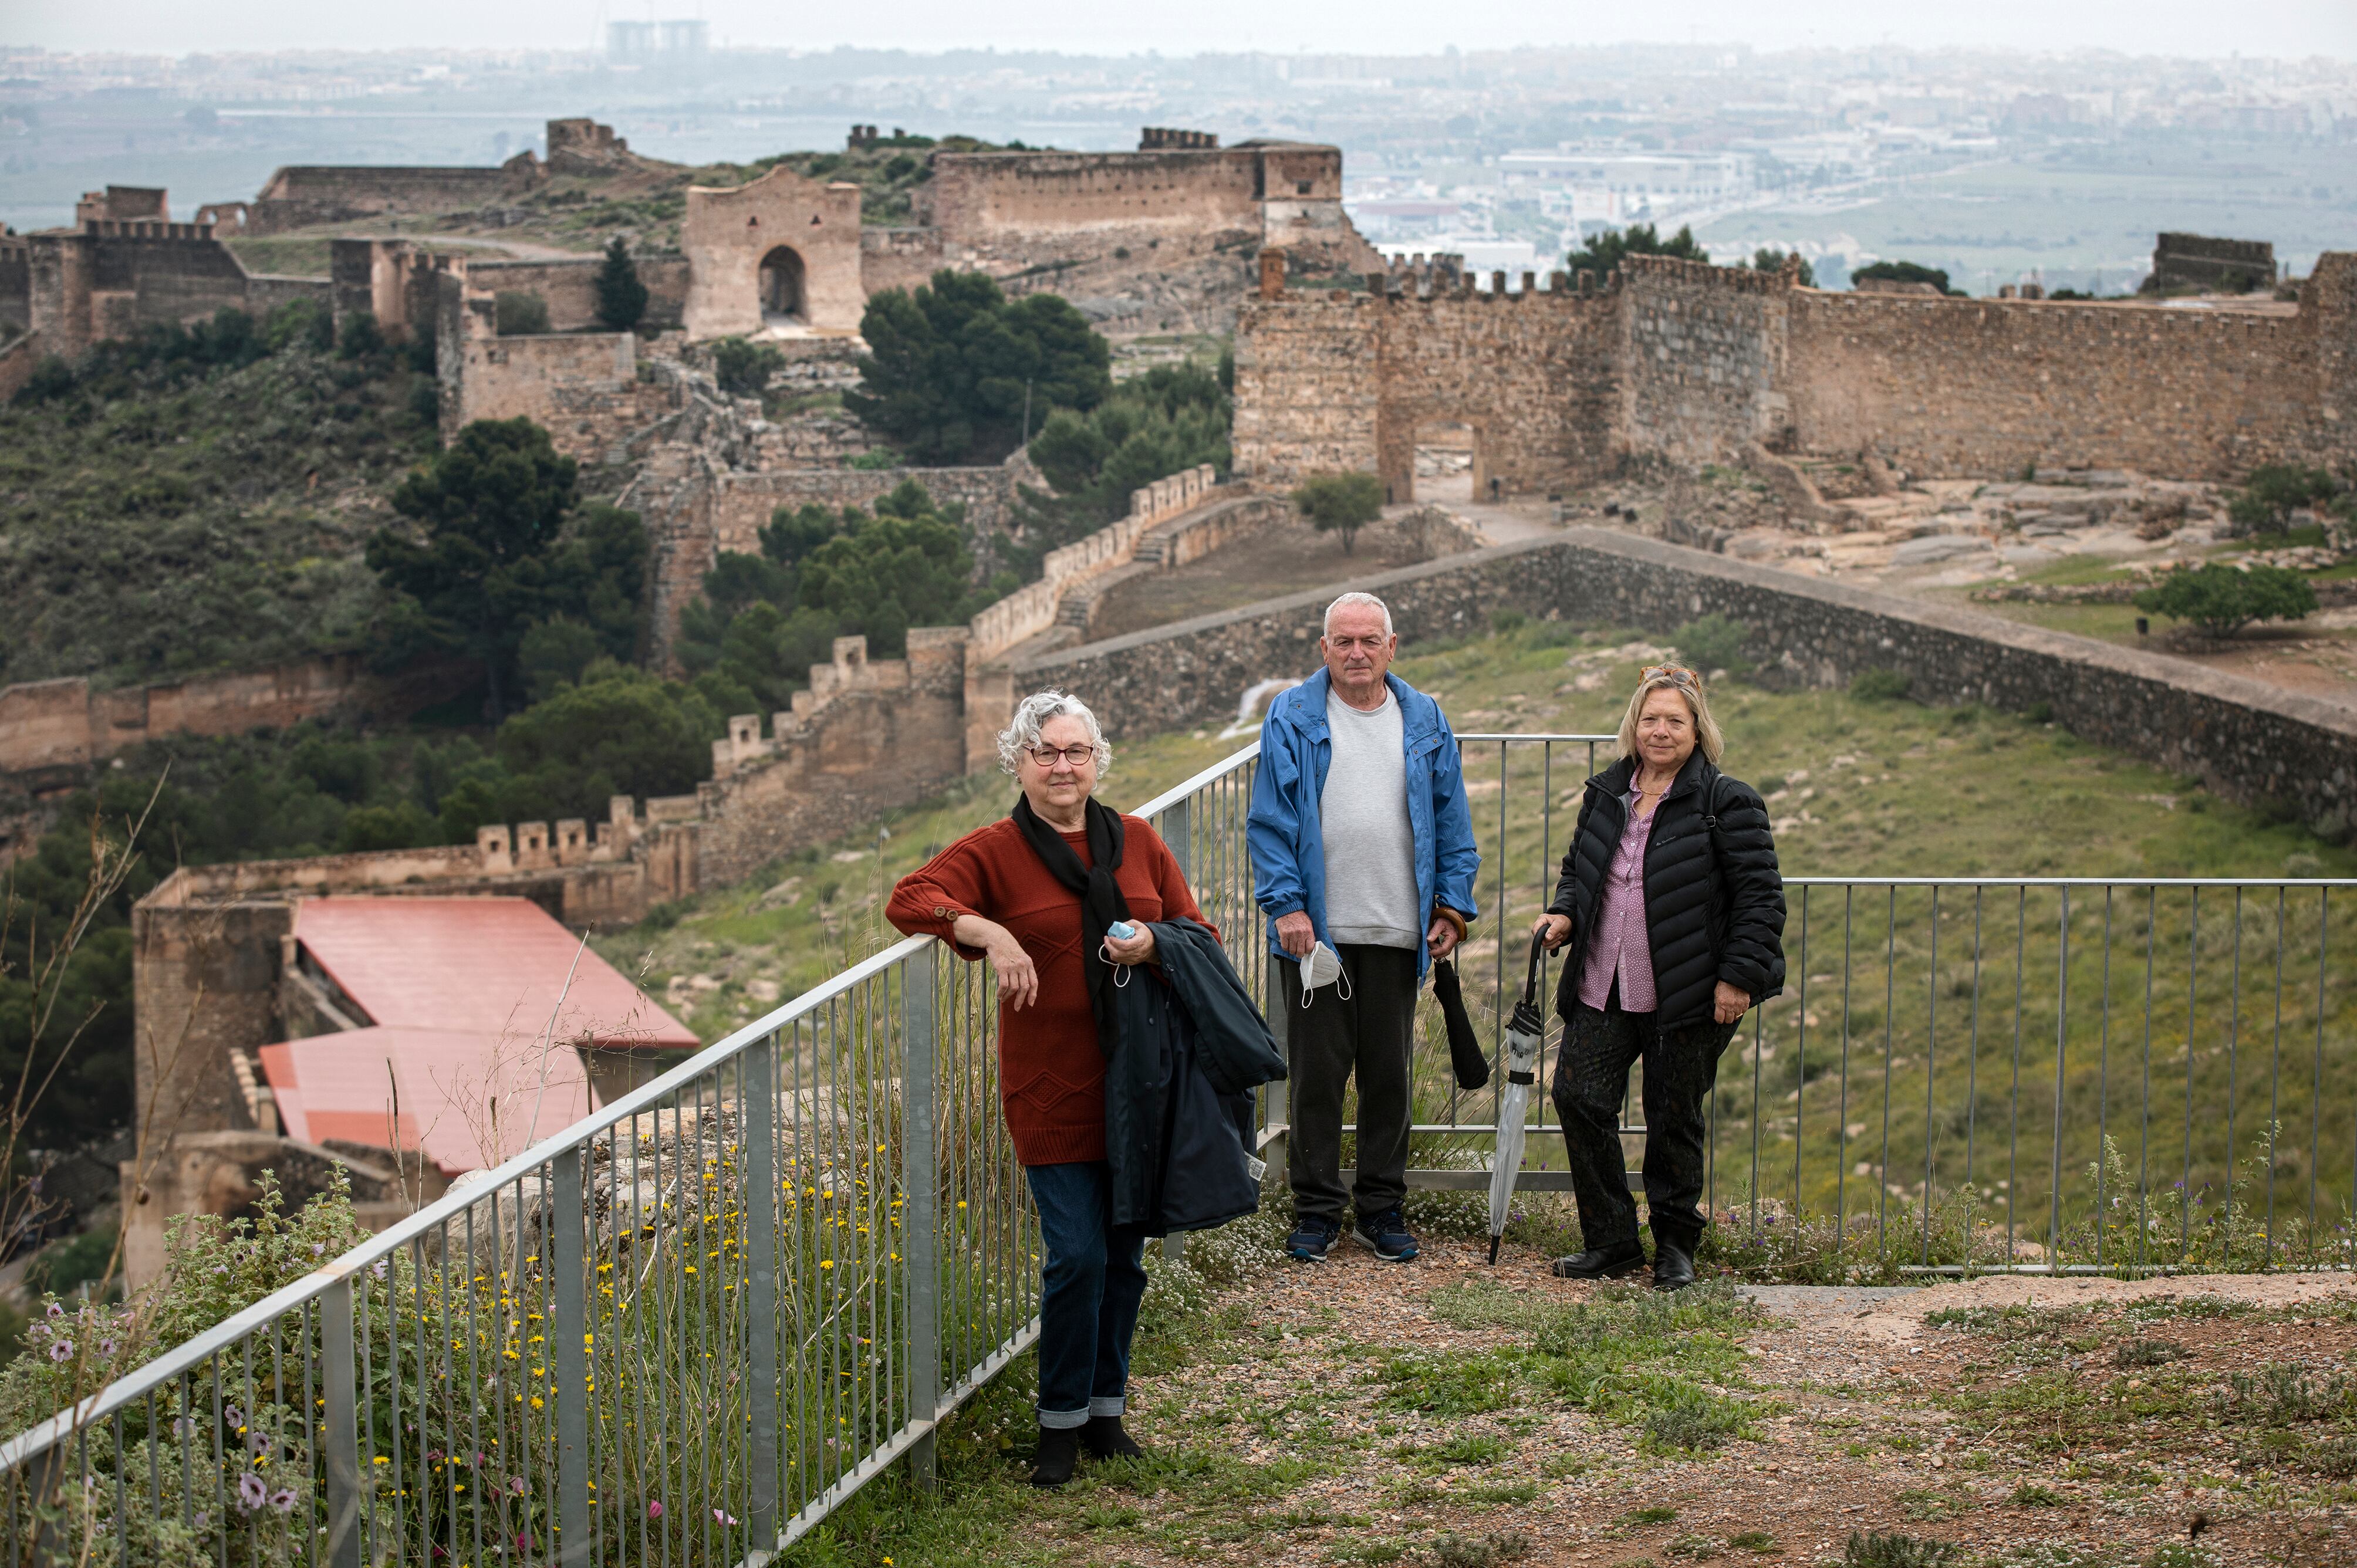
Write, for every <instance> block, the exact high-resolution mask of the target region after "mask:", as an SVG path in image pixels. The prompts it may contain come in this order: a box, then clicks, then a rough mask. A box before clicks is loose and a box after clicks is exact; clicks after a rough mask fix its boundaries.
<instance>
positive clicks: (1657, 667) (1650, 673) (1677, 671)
mask: <svg viewBox="0 0 2357 1568" xmlns="http://www.w3.org/2000/svg"><path fill="white" fill-rule="evenodd" d="M1637 679H1638V680H1639V681H1641V682H1642V681H1667V682H1670V683H1671V684H1672V685H1675V686H1692V687H1693V688H1694V689H1695V691H1697V692H1699V691H1701V690H1702V677H1701V676H1699V675H1697V674H1695V672H1694V671H1691V670H1689V669H1687V668H1686V667H1685V666H1684V665H1683V664H1648V665H1646V666H1645V667H1644V668H1643V669H1642V670H1640V671H1637Z"/></svg>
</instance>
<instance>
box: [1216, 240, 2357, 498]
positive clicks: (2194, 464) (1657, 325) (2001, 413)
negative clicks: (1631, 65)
mask: <svg viewBox="0 0 2357 1568" xmlns="http://www.w3.org/2000/svg"><path fill="white" fill-rule="evenodd" d="M1281 277H1282V273H1281V270H1280V271H1279V272H1278V274H1275V277H1274V278H1265V279H1264V286H1263V290H1262V296H1261V297H1259V298H1257V299H1254V300H1251V301H1248V302H1247V304H1246V306H1245V307H1244V311H1243V317H1242V320H1241V322H1240V326H1239V331H1238V335H1237V342H1236V391H1237V400H1236V419H1235V436H1234V446H1235V453H1236V466H1237V471H1238V472H1239V473H1240V474H1242V475H1244V476H1246V477H1248V478H1252V479H1254V480H1256V481H1259V482H1264V483H1269V484H1289V483H1291V482H1293V481H1294V480H1295V479H1297V478H1299V477H1300V476H1301V475H1304V474H1307V473H1312V472H1317V471H1319V470H1326V469H1340V468H1360V469H1373V470H1375V471H1377V472H1379V473H1381V474H1382V475H1383V478H1385V480H1386V482H1387V483H1388V484H1389V485H1390V486H1391V489H1392V495H1393V499H1395V500H1396V499H1407V495H1408V492H1407V489H1405V487H1407V486H1410V485H1412V482H1413V481H1412V453H1413V446H1414V430H1415V426H1416V424H1420V423H1424V422H1433V423H1443V422H1448V423H1463V424H1469V425H1471V426H1472V428H1473V430H1474V432H1475V438H1474V453H1475V457H1474V460H1475V475H1476V482H1477V487H1478V490H1479V492H1480V493H1481V494H1484V495H1487V494H1488V493H1490V491H1491V484H1490V481H1491V480H1492V479H1495V480H1497V481H1498V487H1499V490H1500V491H1501V493H1504V494H1523V495H1530V494H1539V493H1544V492H1545V491H1547V490H1549V489H1555V488H1557V487H1560V486H1565V485H1573V484H1579V483H1584V482H1588V481H1591V480H1593V479H1596V478H1600V477H1603V476H1605V475H1607V474H1609V473H1610V472H1612V471H1614V470H1615V468H1617V467H1618V466H1619V465H1620V463H1621V462H1623V461H1625V460H1626V459H1627V458H1629V457H1631V456H1664V457H1669V458H1672V459H1674V460H1676V461H1680V462H1685V463H1704V462H1730V461H1741V460H1744V459H1745V458H1746V457H1747V456H1748V455H1749V451H1750V449H1751V448H1752V447H1753V446H1755V445H1756V444H1759V443H1770V444H1777V443H1784V442H1790V443H1792V444H1795V445H1798V446H1802V447H1803V448H1807V449H1811V450H1819V451H1848V452H1855V451H1857V450H1860V449H1862V448H1865V447H1868V446H1871V447H1873V448H1875V449H1876V450H1877V451H1878V453H1879V454H1880V455H1881V456H1882V457H1883V458H1884V459H1885V460H1886V461H1888V462H1889V464H1891V465H1892V466H1893V467H1900V468H1903V469H1905V470H1907V471H1908V472H1910V473H1916V474H1922V475H1938V476H1945V477H1954V478H2000V477H2005V476H2009V475H2014V474H2018V473H2019V472H2020V471H2021V470H2022V468H2023V467H2025V466H2027V465H2029V464H2033V463H2037V464H2044V465H2049V466H2068V465H2081V466H2103V467H2133V468H2137V469H2140V470H2142V471H2144V472H2146V473H2149V474H2152V475H2154V476H2156V477H2159V478H2189V479H2194V478H2200V479H2220V478H2233V477H2234V476H2236V475H2239V474H2241V473H2244V472H2246V471H2248V469H2249V468H2250V467H2253V466H2254V465H2255V464H2258V463H2263V462H2272V461H2298V462H2303V463H2309V464H2317V465H2323V466H2335V467H2337V466H2340V465H2341V464H2345V463H2347V462H2349V461H2351V460H2352V458H2357V418H2352V417H2350V416H2349V415H2348V414H2347V413H2345V412H2344V411H2346V410H2347V409H2349V408H2350V407H2352V404H2357V254H2352V253H2346V252H2336V253H2328V254H2326V255H2325V256H2324V257H2323V258H2321V259H2320V260H2319V263H2317V267H2316V271H2315V273H2314V274H2313V275H2312V276H2311V277H2310V278H2309V280H2308V281H2307V282H2306V283H2305V284H2304V285H2303V286H2302V289H2301V295H2300V300H2299V303H2298V307H2297V309H2296V311H2291V312H2285V311H2283V310H2281V308H2280V307H2276V306H2266V307H2264V308H2261V309H2256V310H2232V309H2214V310H2179V309H2172V308H2169V307H2166V306H2158V305H2142V304H2114V303H2104V304H2100V305H2097V304H2073V303H2057V302H2054V301H2050V300H1979V299H1947V298H1940V297H1932V296H1923V297H1916V296H1911V295H1875V294H1824V293H1819V292H1817V291H1814V290H1810V289H1803V288H1799V287H1797V286H1795V285H1794V284H1793V282H1792V278H1791V277H1790V276H1789V275H1787V274H1760V273H1755V272H1751V271H1749V270H1745V269H1738V268H1727V267H1710V266H1705V265H1701V264H1698V263H1687V262H1678V261H1673V260H1668V259H1664V258H1659V257H1635V258H1631V261H1630V262H1629V263H1627V264H1625V265H1624V266H1623V268H1622V269H1621V270H1620V272H1618V273H1617V274H1615V275H1614V276H1613V278H1612V279H1610V280H1609V282H1608V284H1607V286H1606V287H1605V288H1604V289H1603V290H1602V291H1601V292H1600V293H1598V294H1595V295H1593V296H1591V295H1588V294H1587V293H1586V292H1584V291H1578V290H1574V289H1572V288H1570V287H1569V286H1567V283H1568V280H1566V278H1565V277H1564V275H1563V274H1560V273H1558V274H1554V275H1553V277H1552V278H1551V279H1550V280H1549V286H1548V287H1546V288H1545V289H1543V290H1533V289H1530V288H1527V287H1526V288H1525V289H1524V290H1523V291H1522V292H1520V293H1511V294H1509V293H1501V292H1497V291H1495V290H1492V291H1491V292H1486V293H1482V294H1479V295H1467V294H1464V293H1460V292H1456V291H1451V290H1447V289H1443V290H1441V291H1439V292H1438V293H1437V295H1427V296H1426V297H1418V296H1417V294H1416V292H1415V285H1414V283H1413V282H1412V281H1411V283H1410V286H1409V288H1408V289H1407V290H1406V291H1405V292H1402V293H1392V292H1390V288H1391V286H1392V285H1396V284H1398V283H1399V282H1400V281H1401V280H1400V279H1399V278H1398V276H1397V275H1396V274H1394V276H1392V277H1390V278H1386V279H1383V280H1382V281H1383V284H1384V285H1385V287H1384V292H1383V293H1382V294H1381V295H1372V294H1355V293H1352V294H1342V293H1340V291H1300V290H1295V291H1287V290H1285V289H1284V288H1283V287H1282V284H1281Z"/></svg>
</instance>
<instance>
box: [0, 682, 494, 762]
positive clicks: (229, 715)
mask: <svg viewBox="0 0 2357 1568" xmlns="http://www.w3.org/2000/svg"><path fill="white" fill-rule="evenodd" d="M471 678H472V672H471V671H469V670H468V667H466V666H465V665H462V664H440V665H432V666H426V667H422V668H419V669H416V670H413V671H404V673H403V674H401V675H400V676H398V677H395V678H391V679H388V678H385V677H382V676H378V675H374V674H371V673H370V672H369V671H367V670H366V669H365V668H364V667H363V665H362V663H361V660H360V659H359V658H357V657H356V656H354V655H351V654H337V655H331V656H328V657H323V658H318V659H306V660H298V661H296V662H295V663H291V664H281V665H277V666H274V667H273V668H271V669H267V670H255V671H239V672H236V673H232V674H226V675H201V676H196V677H193V678H191V679H188V680H186V681H168V682H158V683H156V684H155V685H148V686H124V687H118V688H116V689H114V690H113V691H105V692H93V691H92V690H91V684H90V682H89V681H87V680H86V679H84V678H82V677H81V676H78V675H77V676H70V677H67V678H65V679H62V680H56V681H32V682H22V683H20V684H17V685H14V686H0V773H38V772H42V771H45V770H48V769H53V768H76V769H78V768H87V767H89V766H90V765H91V763H93V762H102V761H104V760H105V759H106V758H108V757H113V755H115V754H116V753H117V752H120V751H125V750H128V749H129V748H131V747H132V746H138V745H141V744H142V743H144V742H146V741H150V740H156V739H160V738H162V737H163V736H172V735H198V736H221V735H243V734H245V733H246V732H247V731H249V730H254V729H284V728H285V727H286V726H287V725H294V724H299V723H301V722H302V721H304V720H305V719H315V718H326V717H329V716H333V715H345V716H352V717H361V716H375V717H398V716H402V715H405V714H411V713H414V712H415V711H416V710H417V709H419V708H422V707H426V706H429V705H431V704H432V703H437V702H440V701H442V700H444V699H445V698H447V697H450V696H453V695H455V694H456V693H458V692H460V691H462V690H464V689H465V687H466V685H467V684H468V681H469V680H470V679H471Z"/></svg>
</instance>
